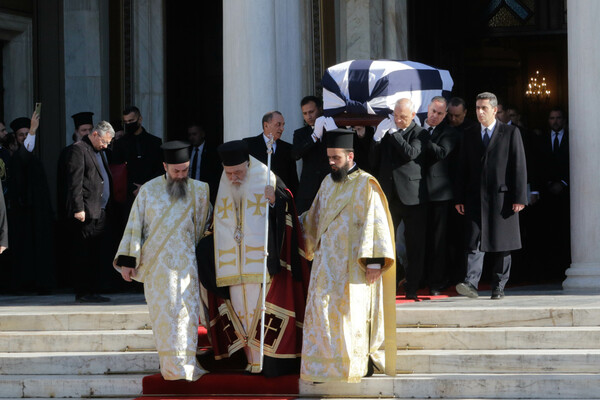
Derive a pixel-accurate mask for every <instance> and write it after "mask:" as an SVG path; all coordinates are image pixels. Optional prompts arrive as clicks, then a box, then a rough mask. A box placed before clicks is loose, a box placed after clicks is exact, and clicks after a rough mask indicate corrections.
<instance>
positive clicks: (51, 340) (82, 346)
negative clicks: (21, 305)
mask: <svg viewBox="0 0 600 400" xmlns="http://www.w3.org/2000/svg"><path fill="white" fill-rule="evenodd" d="M126 347H127V348H129V349H132V350H135V349H144V350H153V349H155V347H156V346H155V343H154V338H153V337H152V330H118V331H117V330H112V331H37V332H35V331H24V332H23V331H0V352H21V351H24V352H48V351H63V352H73V351H123V350H125V348H126Z"/></svg>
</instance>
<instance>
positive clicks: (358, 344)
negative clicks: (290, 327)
mask: <svg viewBox="0 0 600 400" xmlns="http://www.w3.org/2000/svg"><path fill="white" fill-rule="evenodd" d="M352 139H353V131H349V130H344V129H336V130H333V131H330V132H328V138H327V156H328V158H329V165H330V166H331V169H332V172H331V173H330V174H329V175H328V176H326V177H325V179H324V180H323V182H322V183H321V187H320V188H319V191H318V193H317V196H316V198H315V199H314V201H313V203H312V206H311V207H310V209H309V210H308V211H307V212H305V213H304V214H302V216H301V218H300V222H301V224H302V228H303V231H304V237H305V246H306V257H307V259H309V260H313V264H312V271H311V277H310V284H309V288H308V299H307V301H306V314H305V317H304V333H303V341H302V362H301V367H300V377H301V378H302V379H303V380H306V381H312V382H332V381H340V382H359V381H360V380H361V378H362V377H364V376H367V375H369V374H371V373H373V371H374V370H376V371H378V372H379V371H381V372H383V371H385V373H386V374H388V375H394V374H395V363H396V359H395V358H396V357H395V354H396V345H395V334H396V333H395V266H394V264H395V253H394V235H393V224H392V219H391V216H390V213H389V210H388V206H387V200H386V198H385V195H384V194H383V191H382V190H381V187H380V186H379V183H378V182H377V180H376V179H375V178H373V177H372V176H371V175H369V174H368V173H366V172H364V171H362V170H360V169H359V168H358V167H357V166H356V164H355V162H354V152H353V143H352ZM382 277H383V279H382ZM384 293H385V296H384ZM384 298H385V301H384ZM384 303H385V304H384ZM384 308H385V313H384ZM384 322H385V325H384ZM384 341H385V357H384V354H381V352H380V351H378V350H379V348H380V347H381V346H382V344H384Z"/></svg>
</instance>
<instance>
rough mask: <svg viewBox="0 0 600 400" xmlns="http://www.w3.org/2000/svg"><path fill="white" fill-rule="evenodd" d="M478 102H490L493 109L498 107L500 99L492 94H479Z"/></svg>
mask: <svg viewBox="0 0 600 400" xmlns="http://www.w3.org/2000/svg"><path fill="white" fill-rule="evenodd" d="M477 100H489V101H490V106H492V107H498V98H497V97H496V95H495V94H494V93H492V92H483V93H479V94H478V95H477V97H475V101H477Z"/></svg>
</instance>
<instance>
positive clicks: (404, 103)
mask: <svg viewBox="0 0 600 400" xmlns="http://www.w3.org/2000/svg"><path fill="white" fill-rule="evenodd" d="M415 115H416V112H415V105H414V103H413V102H412V101H411V100H410V99H400V100H398V101H397V102H396V106H395V107H394V122H395V123H396V128H398V129H406V128H408V126H409V125H410V123H411V122H412V120H413V119H414V118H415Z"/></svg>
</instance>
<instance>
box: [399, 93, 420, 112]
mask: <svg viewBox="0 0 600 400" xmlns="http://www.w3.org/2000/svg"><path fill="white" fill-rule="evenodd" d="M401 103H407V105H408V107H409V108H410V111H411V112H416V109H415V103H413V102H412V100H411V99H409V98H407V97H403V98H401V99H398V100H397V101H396V104H395V105H394V108H396V107H398V106H399V105H400V104H401Z"/></svg>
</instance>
